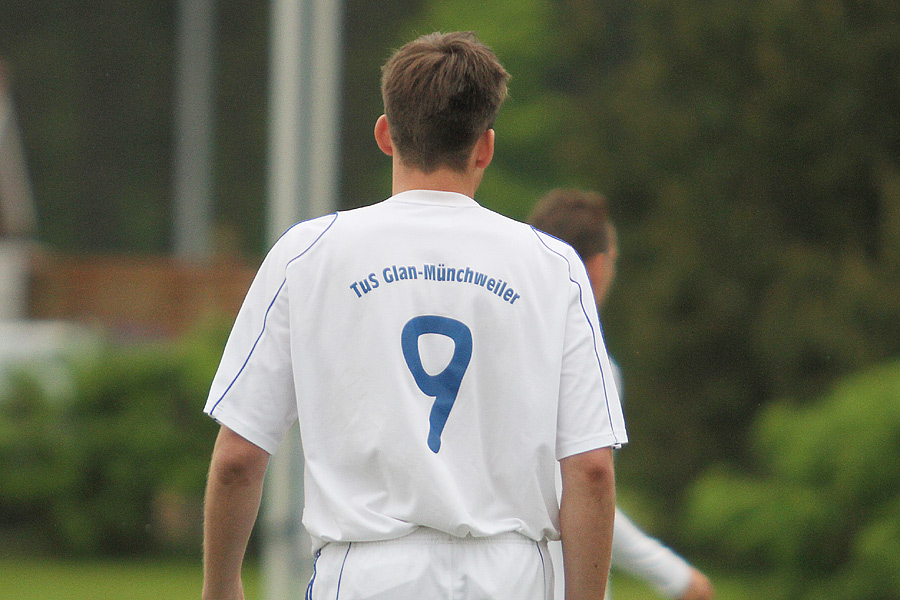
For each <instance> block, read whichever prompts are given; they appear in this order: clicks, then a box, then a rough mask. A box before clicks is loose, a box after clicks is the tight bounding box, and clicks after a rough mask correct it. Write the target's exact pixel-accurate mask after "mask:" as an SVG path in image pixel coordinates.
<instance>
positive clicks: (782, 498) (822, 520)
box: [689, 362, 900, 600]
mask: <svg viewBox="0 0 900 600" xmlns="http://www.w3.org/2000/svg"><path fill="white" fill-rule="evenodd" d="M752 439H753V445H754V449H755V452H756V455H757V457H758V458H759V469H758V472H757V473H756V474H755V475H754V476H747V475H743V474H736V473H733V472H728V471H726V470H724V469H721V468H717V469H714V470H710V471H708V472H707V473H706V474H705V475H704V476H703V477H702V478H701V479H699V480H698V482H697V483H696V484H695V485H694V486H693V488H692V491H691V495H690V502H689V509H690V510H689V515H690V516H689V528H690V529H691V532H692V533H693V534H694V535H695V536H697V537H698V538H699V539H700V540H702V541H704V542H705V543H708V544H711V545H714V546H716V548H717V550H718V551H719V552H720V553H721V555H722V556H723V557H726V558H728V559H730V560H732V561H733V563H734V566H744V567H748V566H750V567H753V568H755V569H757V570H760V571H763V572H768V573H771V574H773V575H774V576H776V577H777V578H778V579H779V580H780V581H781V583H782V585H781V589H782V590H783V595H782V596H781V597H783V598H785V599H787V598H790V599H809V600H813V599H817V598H831V599H833V600H843V599H846V600H850V599H853V600H881V599H884V598H896V597H900V562H898V561H897V557H898V556H900V362H898V363H893V364H888V365H883V366H880V367H878V368H875V369H871V370H869V371H866V372H864V373H861V374H859V375H856V376H853V377H850V378H847V379H846V380H844V381H843V382H842V383H840V384H839V385H837V386H836V387H835V388H834V389H833V390H832V392H831V393H830V394H829V395H828V396H827V397H825V398H822V399H821V400H820V401H819V402H817V403H815V404H813V405H811V406H806V407H795V406H792V405H791V404H790V403H787V402H783V403H779V404H775V405H772V406H770V407H768V408H767V409H766V410H765V411H764V412H763V413H762V414H761V416H760V418H759V420H758V421H757V423H756V427H755V429H754V431H753V438H752Z"/></svg>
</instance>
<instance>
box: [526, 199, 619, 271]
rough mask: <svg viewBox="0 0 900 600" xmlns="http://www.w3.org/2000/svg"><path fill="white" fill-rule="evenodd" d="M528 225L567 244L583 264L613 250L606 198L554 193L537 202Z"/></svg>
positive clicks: (610, 222)
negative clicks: (611, 248)
mask: <svg viewBox="0 0 900 600" xmlns="http://www.w3.org/2000/svg"><path fill="white" fill-rule="evenodd" d="M528 222H529V223H531V224H532V225H534V226H535V227H536V228H538V229H540V230H541V231H543V232H545V233H549V234H550V235H552V236H554V237H557V238H559V239H561V240H562V241H564V242H567V243H568V244H569V245H570V246H572V247H573V248H574V249H575V251H576V252H577V253H578V256H580V257H581V260H587V259H589V258H591V257H592V256H594V255H595V254H600V253H601V252H607V251H608V250H609V249H610V243H611V239H610V238H611V236H610V233H611V229H612V221H610V218H609V205H608V204H607V202H606V198H605V197H604V196H602V195H600V194H598V193H596V192H588V191H581V190H575V189H565V188H559V189H555V190H552V191H550V192H548V193H547V194H546V195H545V196H544V197H543V198H541V199H540V200H538V202H537V204H536V205H535V207H534V209H533V210H532V212H531V215H530V216H529V218H528Z"/></svg>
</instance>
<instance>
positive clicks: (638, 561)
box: [612, 508, 691, 598]
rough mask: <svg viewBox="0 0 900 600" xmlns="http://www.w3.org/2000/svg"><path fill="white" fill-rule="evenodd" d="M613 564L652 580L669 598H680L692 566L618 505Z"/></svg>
mask: <svg viewBox="0 0 900 600" xmlns="http://www.w3.org/2000/svg"><path fill="white" fill-rule="evenodd" d="M612 565H613V567H614V568H616V569H621V570H623V571H625V572H627V573H630V574H631V575H634V576H635V577H638V578H640V579H643V580H644V581H647V582H648V583H650V584H651V585H652V586H653V587H654V588H656V589H657V591H659V592H660V593H661V594H662V595H663V596H665V597H666V598H678V597H679V596H681V595H682V594H683V593H684V592H685V590H686V589H687V587H688V584H689V583H690V579H691V566H690V565H689V564H688V563H687V562H686V561H685V560H684V559H683V558H681V557H680V556H678V555H677V554H675V552H673V551H672V550H671V549H670V548H668V547H667V546H665V545H663V544H662V543H661V542H660V541H659V540H657V539H656V538H652V537H650V536H649V535H647V534H646V533H644V532H643V531H641V530H640V529H639V528H638V526H637V525H635V524H634V523H633V522H632V521H631V520H630V519H629V518H628V516H627V515H625V514H624V513H623V512H622V511H621V510H619V509H618V508H616V520H615V525H614V529H613V543H612Z"/></svg>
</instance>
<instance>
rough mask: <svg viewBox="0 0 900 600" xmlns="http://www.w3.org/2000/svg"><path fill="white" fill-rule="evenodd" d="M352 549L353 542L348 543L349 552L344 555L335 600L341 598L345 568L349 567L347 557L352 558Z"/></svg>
mask: <svg viewBox="0 0 900 600" xmlns="http://www.w3.org/2000/svg"><path fill="white" fill-rule="evenodd" d="M352 547H353V542H348V543H347V552H346V553H345V554H344V560H343V561H342V562H341V572H340V573H339V574H338V581H337V592H336V593H335V595H334V600H339V598H340V597H341V580H342V579H343V578H344V567H345V566H346V565H347V557H348V556H350V548H352Z"/></svg>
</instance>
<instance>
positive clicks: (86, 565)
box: [0, 558, 766, 600]
mask: <svg viewBox="0 0 900 600" xmlns="http://www.w3.org/2000/svg"><path fill="white" fill-rule="evenodd" d="M201 577H202V574H201V569H200V565H199V562H189V561H166V562H148V561H125V560H122V561H103V562H70V561H58V560H49V559H46V560H45V559H18V558H16V559H6V558H3V559H0V600H198V599H199V598H200V587H201ZM713 581H714V583H715V585H716V587H717V594H716V598H717V600H743V599H745V598H758V597H766V595H765V594H763V595H762V596H760V594H759V593H758V592H759V591H760V590H759V588H758V587H754V588H751V587H750V585H748V584H745V583H743V582H740V581H737V580H733V579H731V578H724V579H723V578H721V577H713ZM612 585H613V588H612V589H613V591H614V600H662V597H661V596H659V595H658V594H656V593H655V592H654V591H653V590H651V589H650V588H648V587H647V586H646V585H644V584H643V583H642V582H639V581H635V580H632V579H629V578H626V577H622V576H614V578H613V583H612ZM244 586H245V592H246V596H247V600H262V584H261V581H260V576H259V571H258V569H256V568H253V567H250V568H247V569H246V571H245V574H244ZM754 590H755V591H754Z"/></svg>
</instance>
